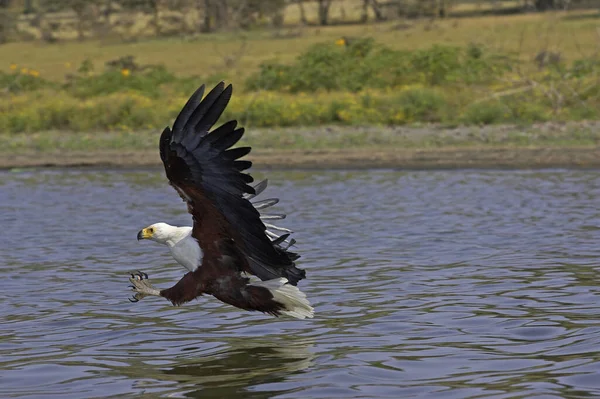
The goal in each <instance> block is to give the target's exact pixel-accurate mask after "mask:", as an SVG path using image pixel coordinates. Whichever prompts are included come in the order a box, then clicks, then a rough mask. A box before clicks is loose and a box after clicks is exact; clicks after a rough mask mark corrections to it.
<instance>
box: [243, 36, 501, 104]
mask: <svg viewBox="0 0 600 399" xmlns="http://www.w3.org/2000/svg"><path fill="white" fill-rule="evenodd" d="M508 70H510V60H509V59H507V58H506V57H500V56H497V55H494V54H488V53H487V52H486V51H485V50H484V49H483V48H481V47H477V46H475V45H472V46H470V47H468V48H466V49H463V48H459V47H450V46H440V45H435V46H432V47H430V48H429V49H424V50H417V51H414V52H407V51H394V50H391V49H389V48H387V47H384V46H381V45H378V44H376V43H375V42H374V41H373V40H372V39H369V38H367V39H356V40H353V41H352V42H350V43H348V44H344V45H343V46H339V45H336V44H334V43H319V44H316V45H314V46H312V47H311V48H309V49H308V50H307V51H306V52H305V53H303V54H301V55H300V56H299V57H298V58H297V59H296V61H295V62H294V63H292V64H290V65H284V64H280V63H274V62H271V63H265V64H263V65H261V66H260V70H259V71H258V72H257V73H256V74H254V75H252V76H251V77H250V78H249V79H248V80H247V81H246V87H247V88H248V89H250V90H258V89H264V90H278V91H289V92H291V93H296V92H314V91H317V90H328V91H334V90H337V91H339V90H343V91H352V92H358V91H361V90H365V89H367V88H380V89H383V88H390V87H397V86H400V85H406V84H414V83H420V84H426V85H441V84H446V83H485V82H489V81H492V80H494V79H496V78H498V77H499V76H501V75H502V74H503V73H504V72H506V71H508Z"/></svg>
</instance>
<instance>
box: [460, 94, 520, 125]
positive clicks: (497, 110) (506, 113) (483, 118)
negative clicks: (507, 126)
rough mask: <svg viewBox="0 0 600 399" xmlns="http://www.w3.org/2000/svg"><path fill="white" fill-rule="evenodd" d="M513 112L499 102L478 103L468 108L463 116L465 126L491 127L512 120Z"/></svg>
mask: <svg viewBox="0 0 600 399" xmlns="http://www.w3.org/2000/svg"><path fill="white" fill-rule="evenodd" d="M510 115H511V110H510V109H509V108H508V107H507V106H506V105H505V104H503V103H502V102H500V101H498V100H495V99H494V100H488V101H483V102H476V103H473V104H471V105H469V106H468V107H467V109H466V110H465V112H464V113H463V115H462V116H461V118H460V120H461V122H463V123H465V124H469V125H470V124H477V125H490V124H493V123H500V122H504V121H507V120H509V119H510Z"/></svg>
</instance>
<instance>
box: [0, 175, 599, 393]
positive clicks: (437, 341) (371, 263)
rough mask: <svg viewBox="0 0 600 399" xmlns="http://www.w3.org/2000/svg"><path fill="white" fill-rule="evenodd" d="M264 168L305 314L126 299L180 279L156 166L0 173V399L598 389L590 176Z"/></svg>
mask: <svg viewBox="0 0 600 399" xmlns="http://www.w3.org/2000/svg"><path fill="white" fill-rule="evenodd" d="M259 175H260V174H259ZM268 175H269V177H270V178H271V187H270V190H269V194H272V195H276V196H279V197H281V198H282V206H280V207H279V208H278V209H281V210H285V211H286V212H287V213H288V215H289V217H288V219H287V220H286V225H287V226H288V227H291V228H293V229H294V230H295V231H296V232H297V234H296V238H297V239H298V242H299V245H298V250H299V251H300V252H301V253H302V255H303V258H302V262H301V267H303V268H305V269H306V270H307V273H308V278H307V280H304V281H302V282H301V284H300V286H301V288H302V289H303V290H304V291H305V292H306V293H307V294H308V296H309V298H310V299H311V301H312V302H313V304H314V305H315V309H316V312H317V313H316V317H315V319H313V320H309V321H299V320H294V319H287V318H281V319H275V318H271V317H267V316H263V315H261V314H256V313H248V312H242V311H238V310H237V309H235V308H232V307H230V306H227V305H224V304H222V303H220V302H218V301H217V300H215V299H214V298H212V297H202V298H200V299H199V300H197V301H194V302H192V303H191V304H188V305H186V306H183V307H179V308H176V307H172V306H170V305H169V304H168V302H166V301H164V300H161V299H159V298H147V299H144V300H143V301H141V302H139V303H136V304H132V303H130V302H129V301H128V300H127V297H128V295H129V294H130V292H129V289H128V287H127V286H128V281H127V276H128V272H129V271H132V270H134V269H141V270H143V271H146V272H147V273H148V274H150V277H151V278H152V279H153V280H154V282H155V283H156V284H157V285H159V286H161V287H166V286H169V285H171V284H173V283H174V282H176V281H177V280H178V279H179V278H180V277H181V276H182V275H183V273H184V270H183V269H182V268H181V267H180V266H177V265H174V264H173V261H172V260H171V258H170V256H169V255H168V253H167V252H166V248H165V247H162V246H159V245H158V244H155V243H151V242H141V243H138V242H137V241H136V233H137V231H138V230H139V229H140V228H141V227H145V226H146V225H148V224H151V223H153V222H157V221H166V222H170V223H173V224H184V225H185V224H189V220H190V218H189V216H188V215H187V213H186V212H185V207H184V204H183V203H182V202H181V201H180V200H179V198H178V196H177V194H176V193H175V192H174V191H173V190H172V189H171V188H170V187H168V186H167V185H166V183H165V179H164V177H163V174H162V171H159V170H152V171H109V172H105V171H93V170H85V171H68V172H67V171H33V172H21V173H2V174H0V223H1V226H2V229H1V230H0V237H1V239H0V251H1V256H0V271H1V280H0V284H1V296H0V303H1V307H0V329H1V330H0V332H1V334H0V364H1V369H0V396H1V397H3V398H4V397H6V398H9V397H40V398H91V397H128V396H143V397H148V398H151V397H161V396H170V397H202V398H210V397H215V398H234V397H245V398H270V397H280V398H337V397H339V398H358V397H361V398H365V397H368V398H378V397H393V398H399V397H444V398H471V397H493V398H508V397H515V398H516V397H528V398H532V397H542V396H543V397H552V396H553V397H589V396H598V395H600V352H599V350H600V317H599V315H600V289H599V281H600V275H599V272H598V270H599V266H600V241H599V238H600V230H599V228H600V212H599V210H600V172H598V171H542V172H476V171H449V172H441V171H440V172H396V171H361V172H301V171H296V172H269V173H268ZM142 394H143V395H142Z"/></svg>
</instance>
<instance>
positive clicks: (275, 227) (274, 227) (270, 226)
mask: <svg viewBox="0 0 600 399" xmlns="http://www.w3.org/2000/svg"><path fill="white" fill-rule="evenodd" d="M261 219H262V217H261ZM265 227H266V228H267V229H273V230H279V231H284V232H286V233H290V234H291V233H293V231H292V230H290V229H286V228H285V227H279V226H275V225H273V224H271V223H265Z"/></svg>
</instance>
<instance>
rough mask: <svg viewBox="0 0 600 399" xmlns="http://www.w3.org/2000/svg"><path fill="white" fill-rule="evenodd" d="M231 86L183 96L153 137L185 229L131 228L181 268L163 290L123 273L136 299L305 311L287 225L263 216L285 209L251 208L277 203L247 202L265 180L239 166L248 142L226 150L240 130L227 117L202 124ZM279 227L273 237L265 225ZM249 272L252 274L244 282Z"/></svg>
mask: <svg viewBox="0 0 600 399" xmlns="http://www.w3.org/2000/svg"><path fill="white" fill-rule="evenodd" d="M231 94H232V86H231V85H228V86H227V87H225V85H224V83H223V82H221V83H219V84H218V85H217V86H216V87H215V88H214V89H212V90H211V91H210V92H209V93H208V94H207V95H206V97H204V98H202V97H203V95H204V85H202V86H201V87H200V88H199V89H198V90H196V92H195V93H194V94H193V95H192V96H191V97H190V99H189V100H188V101H187V103H186V104H185V106H184V107H183V109H182V110H181V112H180V113H179V115H178V116H177V118H176V119H175V123H174V124H173V129H170V128H169V127H167V128H165V130H164V131H163V133H162V135H161V137H160V143H159V150H160V158H161V159H162V162H163V164H164V167H165V172H166V175H167V178H168V180H169V184H170V185H171V186H173V188H175V190H176V191H177V193H178V194H179V196H180V197H181V198H182V199H183V200H184V202H186V203H187V209H188V212H189V213H190V214H191V215H192V219H193V227H175V226H170V225H168V224H166V223H155V224H153V225H151V226H148V227H146V228H145V229H142V230H141V231H140V232H139V233H138V240H140V239H150V240H153V241H156V242H159V243H161V244H165V245H167V246H168V247H169V249H170V251H171V254H172V255H173V257H174V258H175V260H177V262H179V263H180V264H181V265H183V266H184V267H185V268H186V269H188V270H189V271H188V272H187V273H186V274H185V275H184V276H183V277H182V278H181V280H179V282H178V283H177V284H175V285H174V286H172V287H171V288H167V289H162V290H159V289H157V288H154V287H153V286H152V285H151V284H150V282H149V280H148V275H147V274H146V273H143V272H137V273H133V274H132V275H131V277H130V278H129V281H130V282H131V284H132V285H131V288H132V289H133V291H135V295H134V296H133V298H132V299H131V300H132V302H137V301H139V300H140V299H142V298H144V297H146V296H150V295H153V296H161V297H163V298H166V299H168V300H169V301H171V303H173V305H181V304H183V303H186V302H189V301H191V300H192V299H194V298H196V297H198V296H201V295H203V294H209V295H212V296H214V297H215V298H217V299H219V300H221V301H223V302H225V303H228V304H230V305H233V306H236V307H238V308H241V309H244V310H249V311H260V312H263V313H267V314H270V315H274V316H279V315H281V314H284V315H289V316H292V317H296V318H300V319H303V318H306V317H313V308H312V307H311V306H310V304H309V302H308V300H307V299H306V295H305V294H304V293H303V292H302V291H300V290H299V289H298V288H297V287H296V285H297V284H298V282H299V281H300V280H302V279H303V278H304V277H305V276H306V273H305V271H304V270H302V269H299V268H297V267H296V264H295V261H296V259H298V258H299V255H298V254H296V253H294V252H291V251H290V250H289V247H290V245H292V244H293V243H294V240H288V237H289V235H290V233H291V231H289V230H287V229H284V228H279V227H276V226H274V225H271V224H268V223H265V222H263V220H269V219H282V218H284V217H285V215H261V214H260V213H259V209H265V208H268V207H269V206H271V205H274V204H275V203H277V201H278V200H277V199H275V198H271V199H267V200H262V201H258V202H254V203H252V202H250V199H252V198H254V197H255V196H256V195H257V194H259V193H260V192H261V191H263V190H264V189H265V187H266V185H267V181H266V180H265V181H262V182H260V183H258V184H257V185H256V186H254V187H253V186H250V185H249V183H252V181H253V178H252V176H250V174H248V173H244V172H243V171H245V170H246V169H249V168H250V167H251V166H252V162H250V161H246V160H240V158H242V157H243V156H245V155H247V154H248V153H249V152H250V147H238V148H231V147H232V146H233V145H234V144H236V143H237V142H238V140H240V138H241V137H242V135H243V134H244V128H236V127H237V121H235V120H232V121H228V122H226V123H224V124H223V125H221V126H220V127H218V128H216V129H214V130H212V131H210V132H209V130H210V129H211V128H212V127H213V125H214V124H215V123H216V122H217V120H218V119H219V117H220V116H221V114H222V113H223V111H224V110H225V108H226V106H227V104H228V103H229V100H230V99H231ZM267 227H269V228H271V229H276V230H279V231H286V234H283V235H281V236H278V235H276V234H275V233H273V232H272V231H270V230H268V229H267ZM250 276H255V277H257V278H258V279H260V280H258V279H257V280H255V281H254V280H251V279H250Z"/></svg>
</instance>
